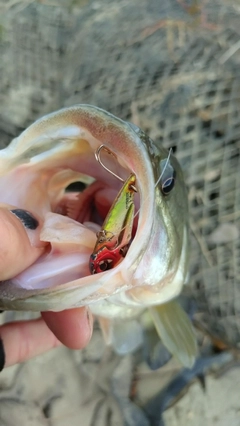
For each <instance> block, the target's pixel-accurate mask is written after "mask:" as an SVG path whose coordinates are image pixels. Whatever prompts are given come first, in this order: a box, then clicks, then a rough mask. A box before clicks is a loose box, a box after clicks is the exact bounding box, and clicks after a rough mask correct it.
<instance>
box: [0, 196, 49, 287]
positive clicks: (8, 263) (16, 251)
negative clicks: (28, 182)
mask: <svg viewBox="0 0 240 426" xmlns="http://www.w3.org/2000/svg"><path fill="white" fill-rule="evenodd" d="M21 212H23V213H24V212H25V213H27V212H26V211H25V210H20V209H15V208H12V207H11V206H9V205H3V204H1V206H0V235H1V239H0V281H3V280H6V279H10V278H13V277H14V276H16V275H17V274H19V273H20V272H22V271H23V270H24V269H26V268H28V267H29V266H30V265H32V264H33V263H34V262H35V261H36V260H37V259H38V258H39V257H40V255H41V254H42V253H43V251H44V250H45V249H46V246H47V243H46V242H40V239H39V233H40V226H39V221H38V220H37V219H36V218H34V217H32V220H31V217H30V216H31V215H30V216H29V215H28V216H27V215H26V214H25V215H22V216H21V215H20V213H21ZM27 219H28V221H27ZM29 226H30V228H29ZM34 226H35V229H34Z"/></svg>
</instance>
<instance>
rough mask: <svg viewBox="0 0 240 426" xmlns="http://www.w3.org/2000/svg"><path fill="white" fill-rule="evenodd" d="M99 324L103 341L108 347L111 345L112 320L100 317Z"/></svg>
mask: <svg viewBox="0 0 240 426" xmlns="http://www.w3.org/2000/svg"><path fill="white" fill-rule="evenodd" d="M98 322H99V325H100V328H101V331H102V335H103V339H104V342H105V343H106V345H110V344H111V322H110V319H108V318H104V317H98Z"/></svg>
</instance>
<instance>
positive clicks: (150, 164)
mask: <svg viewBox="0 0 240 426" xmlns="http://www.w3.org/2000/svg"><path fill="white" fill-rule="evenodd" d="M102 144H104V145H105V146H106V147H107V148H108V149H109V150H111V151H112V152H113V153H114V156H109V155H107V153H105V154H103V155H104V164H106V165H107V167H108V169H110V170H111V171H113V172H114V173H115V174H117V175H118V176H121V178H122V179H123V180H124V181H125V180H127V179H128V177H129V175H130V174H134V176H135V177H136V187H137V194H136V196H135V201H134V203H135V213H134V219H133V227H132V235H131V241H130V243H129V246H128V250H127V251H126V253H124V256H122V258H121V259H120V261H119V251H118V249H116V250H115V251H114V250H112V252H111V254H110V255H109V250H107V251H106V250H105V247H104V248H103V250H102V252H101V253H98V269H97V273H94V274H93V273H92V272H93V270H94V269H95V267H94V266H93V264H94V262H95V260H96V257H95V255H94V254H93V250H94V247H95V245H96V240H97V237H96V234H97V233H98V232H99V231H100V230H101V226H102V224H103V222H104V219H105V217H106V216H107V213H108V211H109V209H110V208H111V206H112V203H113V202H114V199H115V197H116V196H117V194H118V192H119V191H120V190H121V186H122V183H121V182H120V181H119V180H118V179H116V178H115V177H114V176H113V175H111V174H110V173H108V172H107V171H106V170H105V169H104V168H103V167H102V166H101V164H99V162H97V161H96V158H95V153H96V151H97V149H98V148H99V147H100V145H102ZM76 181H81V182H83V183H84V184H85V186H86V188H85V189H84V190H83V191H82V192H80V193H79V194H75V193H74V194H70V193H67V192H66V188H67V187H68V185H69V184H71V183H72V182H76ZM6 188H8V190H7V191H6ZM0 201H1V202H2V203H5V204H8V205H11V206H14V207H15V208H18V209H19V208H20V209H25V210H28V211H30V212H31V213H32V214H33V215H34V216H35V217H37V218H38V220H39V223H40V224H41V225H40V229H39V232H38V241H37V242H36V241H35V240H34V241H30V242H31V244H33V245H37V244H38V243H39V242H45V243H46V250H45V251H44V252H43V254H42V255H41V256H39V258H38V259H37V260H36V261H34V262H33V263H32V264H31V265H29V267H28V268H26V269H25V270H23V271H19V273H18V274H16V275H14V276H10V277H9V278H8V279H5V280H4V281H2V282H1V283H0V308H2V309H16V310H32V311H40V310H41V311H47V310H53V311H58V310H63V309H67V308H71V307H76V306H84V305H91V307H92V310H93V312H94V313H96V314H99V315H102V314H104V315H105V316H109V317H112V316H116V315H119V314H122V312H123V310H124V312H125V313H126V315H127V313H128V312H129V313H130V312H132V311H133V310H135V311H138V310H141V309H144V308H145V307H147V306H151V305H155V304H161V303H166V302H167V301H169V300H171V299H172V298H173V297H175V296H177V295H178V294H179V292H180V291H181V288H182V286H183V284H184V282H185V281H186V276H187V260H188V210H187V193H186V187H185V185H184V181H183V174H182V171H181V168H180V166H179V164H178V162H177V160H176V159H175V157H174V156H173V155H172V153H170V154H169V152H168V151H167V150H166V149H164V148H163V147H162V146H161V145H160V144H155V143H154V142H153V141H152V140H151V139H150V138H148V137H147V136H146V134H145V133H144V132H142V131H141V130H140V129H139V128H138V127H136V126H134V125H132V124H130V123H127V122H124V121H122V120H120V119H118V118H116V117H114V116H113V115H111V114H109V113H107V112H105V111H103V110H101V109H99V108H97V107H93V106H89V105H76V106H73V107H70V108H65V109H62V110H60V111H57V112H55V113H52V114H49V115H47V116H45V117H43V118H41V119H39V120H38V121H36V122H35V123H34V124H32V125H31V126H30V127H29V128H27V129H26V130H25V131H24V132H23V133H22V134H21V135H20V136H19V137H18V138H16V139H14V140H13V141H12V142H11V143H10V145H9V146H8V147H6V148H5V149H3V150H1V151H0ZM116 220H117V219H116ZM109 256H110V257H109ZM116 259H117V260H116ZM102 261H103V262H104V263H101V262H102ZM111 261H113V262H111ZM89 263H90V268H89ZM113 264H114V267H111V266H112V265H113ZM101 265H103V266H102V268H101Z"/></svg>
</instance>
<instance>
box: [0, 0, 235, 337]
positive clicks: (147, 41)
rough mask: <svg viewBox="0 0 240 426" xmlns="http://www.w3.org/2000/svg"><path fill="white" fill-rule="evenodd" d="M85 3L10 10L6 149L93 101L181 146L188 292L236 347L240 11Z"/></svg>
mask: <svg viewBox="0 0 240 426" xmlns="http://www.w3.org/2000/svg"><path fill="white" fill-rule="evenodd" d="M80 3H81V2H78V1H72V2H71V1H66V2H61V6H60V3H58V4H56V3H54V2H53V1H52V2H50V1H45V2H41V3H40V2H37V1H35V2H34V1H32V2H30V1H28V2H27V1H26V2H17V1H15V2H13V1H12V2H2V6H1V8H2V13H1V18H0V20H1V21H0V22H1V26H0V30H1V31H0V51H1V58H2V60H1V62H0V100H1V102H0V131H1V133H2V141H3V143H6V141H8V140H9V139H10V138H11V137H12V136H13V135H16V134H17V133H18V132H19V131H20V130H21V129H23V128H25V127H26V126H27V125H28V124H30V123H31V122H32V121H34V120H35V119H36V118H37V117H39V116H41V115H43V114H45V113H47V112H49V111H53V110H56V109H58V108H59V107H62V106H68V105H72V104H75V103H89V104H94V105H97V106H100V107H102V108H105V109H107V110H109V111H110V112H112V113H113V114H115V115H117V116H119V117H121V118H123V119H127V120H129V121H132V122H135V124H137V125H139V126H140V127H141V128H142V129H143V130H145V131H147V132H148V133H149V134H150V136H152V137H153V139H154V140H156V141H159V142H161V143H163V144H164V145H165V146H167V147H172V148H173V151H174V152H175V153H176V155H177V157H178V159H179V161H180V162H181V165H182V167H183V169H184V171H185V174H186V181H187V184H188V186H189V201H190V218H191V229H192V250H191V286H190V288H191V291H192V293H193V294H194V295H195V296H196V298H197V300H198V305H199V312H200V314H199V315H200V319H201V321H202V322H203V323H204V324H206V325H207V328H208V330H209V331H211V332H212V333H214V334H217V335H218V336H219V337H220V338H222V339H223V340H226V341H228V342H230V343H232V344H234V345H236V344H238V343H239V342H240V262H239V259H240V242H239V232H240V229H239V218H240V174H239V167H240V112H239V111H240V108H239V107H240V79H239V63H240V35H239V19H240V9H239V6H238V5H237V4H236V5H235V4H233V3H232V4H230V3H229V2H227V0H226V1H224V0H222V1H211V4H210V3H209V4H208V3H207V2H206V1H205V2H202V3H201V2H199V5H198V3H197V2H193V3H192V4H190V2H186V3H184V2H183V1H182V0H179V1H178V2H177V1H173V0H171V1H170V0H165V1H162V2H159V0H154V1H151V2H150V1H149V0H131V1H130V2H129V1H125V0H117V1H112V0H111V1H110V0H108V1H107V0H105V1H101V2H98V1H96V0H95V1H92V2H89V3H87V4H86V5H84V6H83V7H80V6H81V4H80ZM85 3H86V2H85ZM201 4H202V6H201Z"/></svg>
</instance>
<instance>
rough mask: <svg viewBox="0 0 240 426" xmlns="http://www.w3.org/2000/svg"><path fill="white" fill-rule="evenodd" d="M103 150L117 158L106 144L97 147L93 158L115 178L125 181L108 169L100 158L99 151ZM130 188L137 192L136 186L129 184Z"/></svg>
mask: <svg viewBox="0 0 240 426" xmlns="http://www.w3.org/2000/svg"><path fill="white" fill-rule="evenodd" d="M102 150H104V151H106V152H107V153H108V154H110V155H113V157H115V158H116V160H117V156H116V154H115V153H114V152H113V151H111V150H110V149H109V148H108V147H107V146H106V145H104V144H102V145H100V146H99V147H98V149H97V150H96V151H95V158H96V160H97V161H98V163H99V164H101V166H102V167H103V168H104V169H105V170H106V171H107V172H108V173H110V174H111V175H113V176H114V177H115V178H117V179H118V180H120V181H121V182H125V181H124V179H122V178H121V177H120V176H118V175H117V174H116V173H114V172H113V171H112V170H110V169H109V168H108V167H107V166H105V165H104V164H103V162H102V160H101V157H100V152H101V151H102ZM130 188H131V189H132V190H133V191H134V192H138V191H137V188H136V187H135V186H134V185H131V186H130Z"/></svg>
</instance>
